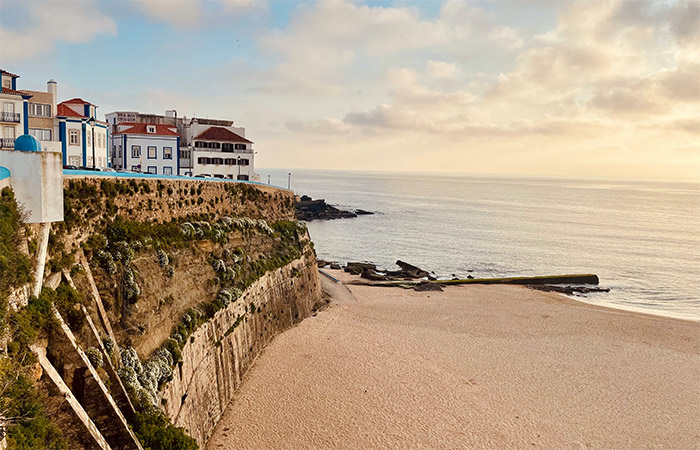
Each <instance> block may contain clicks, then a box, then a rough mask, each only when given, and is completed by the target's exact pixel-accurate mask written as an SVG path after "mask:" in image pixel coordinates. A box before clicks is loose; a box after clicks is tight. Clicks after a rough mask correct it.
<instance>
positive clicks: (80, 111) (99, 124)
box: [57, 98, 109, 168]
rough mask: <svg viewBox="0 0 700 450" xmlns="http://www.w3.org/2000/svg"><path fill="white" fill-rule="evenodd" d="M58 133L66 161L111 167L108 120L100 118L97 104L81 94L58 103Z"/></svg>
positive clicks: (94, 166) (70, 163)
mask: <svg viewBox="0 0 700 450" xmlns="http://www.w3.org/2000/svg"><path fill="white" fill-rule="evenodd" d="M57 109H58V112H57V119H58V134H59V140H60V141H61V152H62V153H63V165H71V166H77V167H91V168H104V167H109V154H108V151H107V149H108V141H109V130H108V126H107V122H103V121H100V120H97V106H96V105H93V104H92V103H90V102H87V101H85V100H83V99H81V98H73V99H71V100H67V101H65V102H61V103H59V104H58V108H57Z"/></svg>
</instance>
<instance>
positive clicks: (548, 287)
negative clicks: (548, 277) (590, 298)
mask: <svg viewBox="0 0 700 450" xmlns="http://www.w3.org/2000/svg"><path fill="white" fill-rule="evenodd" d="M527 287H529V288H531V289H537V290H540V291H545V292H560V293H562V294H568V295H579V294H589V293H591V292H610V289H609V288H601V287H589V286H571V285H561V284H559V285H557V284H542V285H528V286H527Z"/></svg>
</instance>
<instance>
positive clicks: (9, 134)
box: [4, 127, 15, 139]
mask: <svg viewBox="0 0 700 450" xmlns="http://www.w3.org/2000/svg"><path fill="white" fill-rule="evenodd" d="M4 135H5V137H6V138H7V139H14V138H15V127H5V134H4Z"/></svg>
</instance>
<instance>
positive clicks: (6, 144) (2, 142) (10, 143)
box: [0, 138, 15, 148]
mask: <svg viewBox="0 0 700 450" xmlns="http://www.w3.org/2000/svg"><path fill="white" fill-rule="evenodd" d="M0 148H15V138H0Z"/></svg>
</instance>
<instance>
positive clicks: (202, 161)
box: [197, 158, 211, 164]
mask: <svg viewBox="0 0 700 450" xmlns="http://www.w3.org/2000/svg"><path fill="white" fill-rule="evenodd" d="M210 162H211V160H210V158H197V164H209V163H210Z"/></svg>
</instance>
